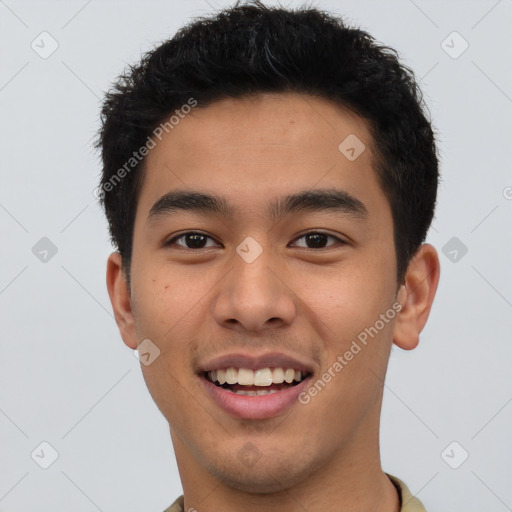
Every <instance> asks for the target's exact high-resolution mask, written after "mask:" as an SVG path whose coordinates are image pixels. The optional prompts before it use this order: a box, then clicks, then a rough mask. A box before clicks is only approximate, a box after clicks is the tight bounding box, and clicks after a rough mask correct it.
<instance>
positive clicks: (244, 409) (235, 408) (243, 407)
mask: <svg viewBox="0 0 512 512" xmlns="http://www.w3.org/2000/svg"><path fill="white" fill-rule="evenodd" d="M199 378H200V380H201V382H202V385H203V386H204V388H205V390H206V392H207V393H208V394H209V395H210V396H211V397H212V398H213V400H214V401H215V402H216V403H217V405H218V406H219V407H221V408H222V409H224V410H225V411H226V412H227V413H229V414H231V415H232V416H234V417H235V418H244V419H251V420H260V419H265V418H272V417H274V416H277V415H278V414H279V413H281V412H283V411H284V410H286V409H287V408H288V407H290V406H291V405H292V404H293V403H294V402H298V396H299V395H300V393H301V392H302V391H303V390H304V389H305V388H306V387H307V386H308V383H309V380H310V379H311V376H309V377H307V378H306V379H304V380H303V381H302V382H300V383H299V384H297V385H295V386H293V387H291V388H288V389H285V390H283V391H278V392H277V393H271V394H269V395H259V396H258V395H256V396H245V395H238V394H237V393H233V392H232V391H227V390H226V389H224V388H221V387H219V386H216V385H215V384H213V382H210V381H209V380H208V379H206V378H205V377H201V376H200V377H199ZM262 389H265V388H264V387H262Z"/></svg>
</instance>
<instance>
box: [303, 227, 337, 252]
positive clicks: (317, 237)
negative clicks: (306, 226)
mask: <svg viewBox="0 0 512 512" xmlns="http://www.w3.org/2000/svg"><path fill="white" fill-rule="evenodd" d="M301 238H304V239H305V242H306V245H305V246H304V245H302V247H306V248H307V249H324V248H325V247H326V242H327V239H328V238H332V239H333V240H336V241H337V242H339V243H340V244H342V245H345V242H344V241H343V240H340V239H339V238H338V237H336V236H334V235H328V234H327V233H319V232H316V231H311V232H309V233H306V234H304V235H302V236H300V237H299V238H296V239H295V240H300V239H301ZM308 244H310V245H312V247H310V246H308ZM331 245H333V244H331Z"/></svg>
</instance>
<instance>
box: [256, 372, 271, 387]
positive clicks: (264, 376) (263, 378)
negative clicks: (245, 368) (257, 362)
mask: <svg viewBox="0 0 512 512" xmlns="http://www.w3.org/2000/svg"><path fill="white" fill-rule="evenodd" d="M271 384H272V370H271V369H270V368H264V369H263V370H256V371H255V372H254V385H255V386H270V385H271Z"/></svg>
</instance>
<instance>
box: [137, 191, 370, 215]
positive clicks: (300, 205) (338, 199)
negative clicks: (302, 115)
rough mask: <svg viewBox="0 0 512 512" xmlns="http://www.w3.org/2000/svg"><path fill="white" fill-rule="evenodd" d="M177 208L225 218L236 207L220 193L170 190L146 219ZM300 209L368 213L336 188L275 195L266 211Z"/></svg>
mask: <svg viewBox="0 0 512 512" xmlns="http://www.w3.org/2000/svg"><path fill="white" fill-rule="evenodd" d="M179 211H191V212H197V213H200V214H203V215H221V216H223V217H226V218H234V217H235V214H236V211H235V208H234V207H233V206H232V205H231V204H230V203H229V201H228V200H227V199H226V198H225V197H223V196H218V195H214V194H207V193H203V192H199V191H193V190H192V191H191V190H173V191H171V192H167V193H166V194H164V195H163V196H162V197H160V198H159V199H158V200H157V201H156V202H155V203H154V204H153V206H152V207H151V210H150V211H149V214H148V217H147V222H156V221H157V220H159V219H161V218H162V217H165V216H168V215H172V214H175V213H178V212H179ZM302 212H308V213H313V212H336V213H341V214H347V215H350V216H353V217H356V218H361V219H365V218H367V217H368V209H367V208H366V206H365V205H364V203H363V202H362V201H360V200H359V199H357V198H355V197H354V196H352V195H351V194H349V193H348V192H345V191H344V190H340V189H336V188H330V189H313V190H303V191H300V192H297V193H294V194H290V195H288V196H284V197H282V198H278V199H277V200H273V201H271V202H270V203H269V204H268V206H267V212H266V213H267V217H269V218H270V219H271V220H277V219H279V218H282V217H285V216H287V215H291V214H299V213H302Z"/></svg>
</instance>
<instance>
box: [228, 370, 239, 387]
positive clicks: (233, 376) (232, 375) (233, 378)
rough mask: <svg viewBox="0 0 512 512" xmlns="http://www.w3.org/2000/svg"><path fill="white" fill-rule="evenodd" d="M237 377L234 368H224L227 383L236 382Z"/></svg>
mask: <svg viewBox="0 0 512 512" xmlns="http://www.w3.org/2000/svg"><path fill="white" fill-rule="evenodd" d="M237 378H238V372H237V371H236V368H228V369H227V370H226V382H227V383H228V384H236V381H237Z"/></svg>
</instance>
